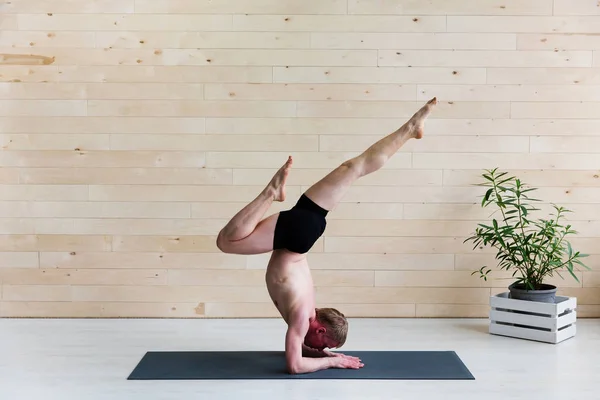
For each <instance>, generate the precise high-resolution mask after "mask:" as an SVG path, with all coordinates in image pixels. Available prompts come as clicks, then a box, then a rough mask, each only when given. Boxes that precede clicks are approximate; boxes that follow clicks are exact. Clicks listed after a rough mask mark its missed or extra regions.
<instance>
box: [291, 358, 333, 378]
mask: <svg viewBox="0 0 600 400" xmlns="http://www.w3.org/2000/svg"><path fill="white" fill-rule="evenodd" d="M333 366H334V359H333V358H331V357H323V358H311V357H302V358H301V359H300V361H299V362H298V363H297V364H296V365H293V366H291V367H290V373H292V374H308V373H311V372H316V371H320V370H323V369H329V368H332V367H333Z"/></svg>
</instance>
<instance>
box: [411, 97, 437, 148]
mask: <svg viewBox="0 0 600 400" xmlns="http://www.w3.org/2000/svg"><path fill="white" fill-rule="evenodd" d="M435 104H437V98H436V97H434V98H433V99H431V100H429V101H428V102H427V104H425V105H424V106H423V107H421V109H420V110H419V111H417V112H416V113H415V114H414V115H413V116H412V117H411V119H410V120H409V121H408V123H407V125H408V126H409V127H410V130H411V136H412V137H413V138H415V139H421V138H422V137H423V133H424V131H425V120H426V119H427V117H428V116H429V114H430V113H431V111H432V110H433V106H434V105H435Z"/></svg>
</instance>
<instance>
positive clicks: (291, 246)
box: [273, 194, 328, 254]
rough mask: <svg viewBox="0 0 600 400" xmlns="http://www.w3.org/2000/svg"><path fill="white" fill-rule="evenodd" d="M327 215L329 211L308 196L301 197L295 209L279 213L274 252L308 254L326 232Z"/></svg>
mask: <svg viewBox="0 0 600 400" xmlns="http://www.w3.org/2000/svg"><path fill="white" fill-rule="evenodd" d="M327 213H328V211H327V210H325V209H324V208H322V207H320V206H319V205H318V204H316V203H315V202H314V201H312V200H311V199H309V198H308V197H306V195H304V194H303V195H302V196H300V199H299V200H298V202H297V203H296V205H295V206H294V207H292V208H291V209H289V210H286V211H281V212H280V213H279V217H278V218H277V223H276V225H275V237H274V239H273V250H278V249H287V250H289V251H292V252H294V253H300V254H304V253H307V252H308V251H309V250H310V249H311V248H312V247H313V245H314V244H315V242H316V241H317V240H318V239H319V238H320V237H321V235H323V232H325V227H326V226H327V221H326V220H325V217H326V216H327Z"/></svg>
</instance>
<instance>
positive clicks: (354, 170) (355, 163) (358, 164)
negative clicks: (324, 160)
mask: <svg viewBox="0 0 600 400" xmlns="http://www.w3.org/2000/svg"><path fill="white" fill-rule="evenodd" d="M340 167H341V168H344V169H346V170H347V171H348V172H350V173H351V174H352V175H355V176H356V177H359V176H361V175H362V170H363V163H362V161H361V160H360V159H358V158H351V159H349V160H346V161H344V162H343V163H342V164H341V165H340Z"/></svg>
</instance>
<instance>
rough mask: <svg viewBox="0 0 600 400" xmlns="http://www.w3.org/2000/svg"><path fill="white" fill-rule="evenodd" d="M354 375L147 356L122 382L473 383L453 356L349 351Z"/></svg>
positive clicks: (235, 355)
mask: <svg viewBox="0 0 600 400" xmlns="http://www.w3.org/2000/svg"><path fill="white" fill-rule="evenodd" d="M343 353H344V354H347V355H352V356H355V357H359V358H360V359H361V360H362V362H363V363H364V364H365V366H364V367H362V368H361V369H358V370H354V369H334V368H332V369H327V370H322V371H317V372H313V373H308V374H300V375H290V374H288V373H287V372H286V370H285V353H284V352H283V351H202V352H200V351H164V352H159V351H150V352H147V353H146V354H145V355H144V357H143V358H142V359H141V360H140V362H139V363H138V365H137V366H136V367H135V369H134V370H133V372H132V373H131V375H129V377H128V380H192V379H195V380H204V379H231V380H240V379H373V380H375V379H396V380H400V379H403V380H404V379H412V380H423V379H429V380H431V379H434V380H448V379H455V380H465V379H467V380H473V379H475V378H474V376H473V375H472V374H471V372H470V371H469V370H468V368H467V367H466V366H465V365H464V364H463V362H462V360H461V359H460V358H459V357H458V355H457V354H456V353H455V352H453V351H349V352H343Z"/></svg>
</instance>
